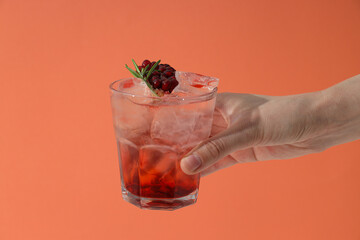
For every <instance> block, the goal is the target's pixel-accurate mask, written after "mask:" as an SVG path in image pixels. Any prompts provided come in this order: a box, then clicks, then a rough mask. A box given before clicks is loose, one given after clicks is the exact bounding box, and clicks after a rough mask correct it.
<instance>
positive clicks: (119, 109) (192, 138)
mask: <svg viewBox="0 0 360 240" xmlns="http://www.w3.org/2000/svg"><path fill="white" fill-rule="evenodd" d="M179 74H181V72H180V73H178V74H177V75H178V77H177V78H180V84H179V86H178V88H177V89H179V90H177V91H175V90H174V92H173V93H171V94H170V95H168V96H167V97H161V98H160V97H152V96H151V95H150V96H144V95H149V92H148V89H147V88H146V86H145V88H144V86H143V83H142V80H140V79H136V78H127V79H122V80H118V81H115V82H113V83H112V84H111V85H110V92H111V106H112V113H113V122H114V129H115V135H116V141H117V147H118V154H119V165H120V174H121V188H122V196H123V199H124V200H125V201H127V202H129V203H132V204H134V205H135V206H137V207H140V208H144V209H161V210H174V209H178V208H181V207H184V206H188V205H191V204H194V203H195V202H196V200H197V195H198V189H199V180H200V175H199V174H196V175H187V174H185V173H184V172H183V171H182V170H181V168H180V160H181V159H182V158H183V157H184V156H185V155H186V154H187V153H188V152H189V151H190V150H191V149H192V148H194V147H195V146H196V145H197V144H199V143H200V142H201V141H202V140H205V139H207V138H208V137H209V135H210V131H211V125H212V118H213V111H214V107H215V97H216V91H217V88H216V86H217V83H218V79H216V78H211V77H205V76H201V75H197V74H191V73H183V74H182V75H181V76H179ZM189 74H190V75H189ZM194 76H197V78H196V77H195V78H194ZM181 78H182V80H181ZM199 79H200V80H199Z"/></svg>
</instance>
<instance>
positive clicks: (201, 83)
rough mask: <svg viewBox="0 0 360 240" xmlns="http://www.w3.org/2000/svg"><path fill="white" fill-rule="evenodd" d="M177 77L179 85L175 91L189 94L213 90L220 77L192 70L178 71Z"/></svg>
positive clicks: (199, 93)
mask: <svg viewBox="0 0 360 240" xmlns="http://www.w3.org/2000/svg"><path fill="white" fill-rule="evenodd" d="M175 77H176V79H177V80H178V81H179V86H178V87H176V88H175V89H174V92H184V93H186V95H188V96H195V95H202V94H205V93H207V92H211V91H212V90H213V89H214V88H215V87H217V86H218V84H219V79H218V78H214V77H209V76H203V75H201V74H197V73H191V72H180V71H176V72H175Z"/></svg>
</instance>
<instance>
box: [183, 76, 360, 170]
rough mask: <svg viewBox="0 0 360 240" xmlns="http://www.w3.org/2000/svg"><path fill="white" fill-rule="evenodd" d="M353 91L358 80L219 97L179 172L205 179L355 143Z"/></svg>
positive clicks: (358, 131)
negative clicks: (207, 128) (205, 134)
mask: <svg viewBox="0 0 360 240" xmlns="http://www.w3.org/2000/svg"><path fill="white" fill-rule="evenodd" d="M356 89H357V90H356ZM359 90H360V75H358V76H356V77H354V78H352V79H349V80H348V81H345V82H343V83H342V84H338V85H335V86H334V87H332V88H329V89H327V90H324V91H319V92H314V93H306V94H300V95H292V96H280V97H272V96H261V95H251V94H239V93H220V94H218V96H217V102H216V109H215V113H214V121H213V127H212V133H211V135H212V136H211V137H210V138H209V139H208V140H206V141H204V142H202V143H201V144H200V145H198V146H197V147H196V148H194V149H193V150H192V151H191V152H190V153H189V154H187V157H186V158H184V159H183V160H182V161H181V167H182V169H183V171H184V172H185V173H187V174H195V173H199V172H200V173H201V175H202V176H205V175H208V174H210V173H212V172H214V171H217V170H219V169H222V168H225V167H229V166H231V165H234V164H236V163H245V162H254V161H263V160H270V159H289V158H294V157H299V156H303V155H306V154H309V153H315V152H320V151H323V150H325V149H327V148H329V147H331V146H333V145H337V144H341V143H345V142H349V141H352V140H356V139H358V138H360V111H359V110H357V108H359V107H358V106H359V104H360V96H359V94H358V92H359ZM344 93H346V94H344ZM349 106H354V108H351V107H349ZM356 106H357V108H356ZM359 109H360V108H359Z"/></svg>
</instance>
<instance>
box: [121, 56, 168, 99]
mask: <svg viewBox="0 0 360 240" xmlns="http://www.w3.org/2000/svg"><path fill="white" fill-rule="evenodd" d="M131 61H132V62H133V64H134V66H135V70H133V69H131V68H129V67H128V65H127V64H125V67H126V68H127V69H128V70H129V71H130V73H131V74H132V75H133V76H134V77H136V78H140V79H142V80H143V81H144V82H145V84H146V85H147V86H148V87H149V88H150V90H151V93H152V94H154V96H156V97H159V95H158V94H157V93H156V92H155V91H154V88H153V87H152V86H151V84H150V83H149V81H148V79H149V77H150V76H151V74H152V73H153V72H154V71H156V70H155V68H156V67H157V66H158V65H159V63H160V61H161V60H159V61H157V62H156V63H155V64H154V65H153V66H152V67H151V68H150V70H148V69H149V66H150V64H149V65H147V66H146V67H145V68H141V70H140V69H139V67H138V65H137V64H136V62H135V61H134V59H131Z"/></svg>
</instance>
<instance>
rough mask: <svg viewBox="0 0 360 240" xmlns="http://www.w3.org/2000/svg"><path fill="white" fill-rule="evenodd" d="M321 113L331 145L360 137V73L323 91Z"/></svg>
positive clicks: (319, 113) (319, 110) (319, 111)
mask: <svg viewBox="0 0 360 240" xmlns="http://www.w3.org/2000/svg"><path fill="white" fill-rule="evenodd" d="M321 95H322V97H321V98H322V100H321V102H322V103H321V104H320V107H319V109H318V112H317V114H318V115H321V116H322V117H321V118H322V120H323V122H324V125H323V126H324V128H326V132H327V135H328V136H327V138H328V140H329V142H330V145H337V144H341V143H346V142H350V141H354V140H357V139H360V75H357V76H355V77H352V78H350V79H347V80H345V81H343V82H341V83H339V84H337V85H334V86H332V87H330V88H328V89H325V90H323V91H321Z"/></svg>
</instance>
